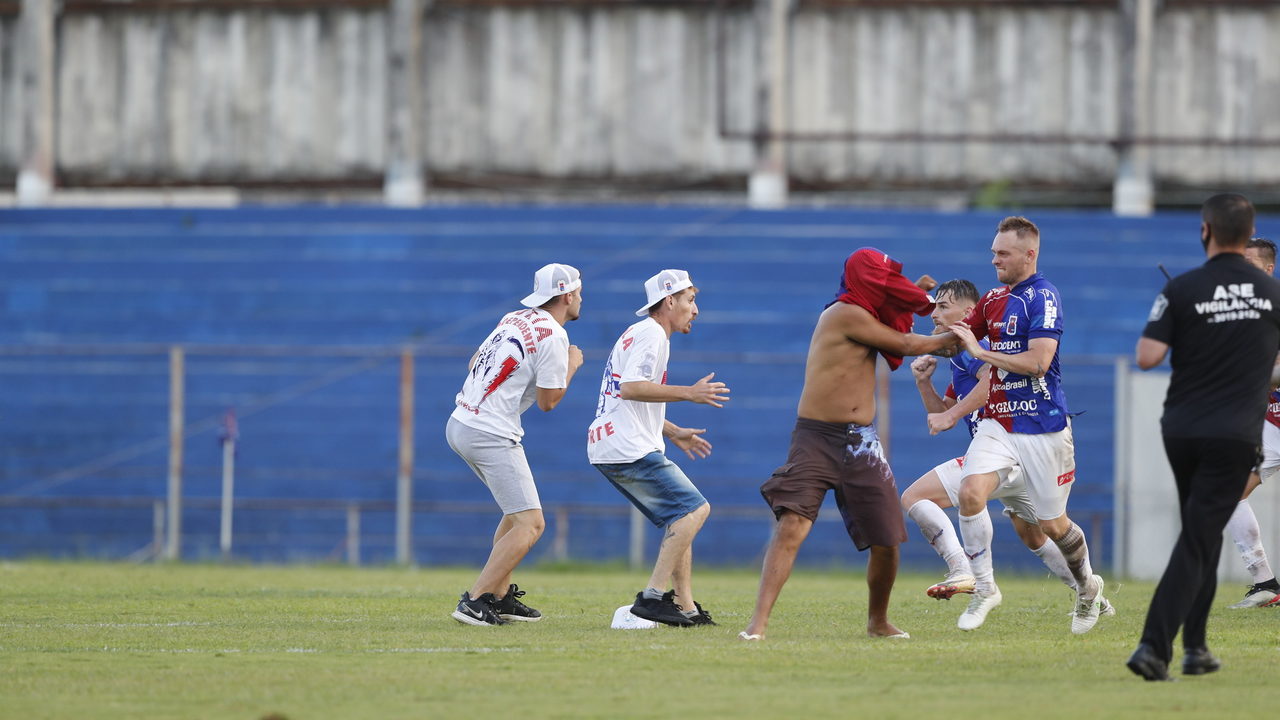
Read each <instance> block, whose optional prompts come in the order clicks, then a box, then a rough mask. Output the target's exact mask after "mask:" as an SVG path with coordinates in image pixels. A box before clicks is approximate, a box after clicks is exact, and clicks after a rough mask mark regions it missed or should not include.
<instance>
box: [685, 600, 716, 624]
mask: <svg viewBox="0 0 1280 720" xmlns="http://www.w3.org/2000/svg"><path fill="white" fill-rule="evenodd" d="M693 606H694V607H695V608H697V609H698V614H697V615H694V616H693V617H691V618H689V619H690V620H692V621H693V624H694V625H715V624H717V623H716V621H715V620H712V619H711V613H709V612H707V611H706V610H703V609H702V603H700V602H698V601H697V600H694V601H693Z"/></svg>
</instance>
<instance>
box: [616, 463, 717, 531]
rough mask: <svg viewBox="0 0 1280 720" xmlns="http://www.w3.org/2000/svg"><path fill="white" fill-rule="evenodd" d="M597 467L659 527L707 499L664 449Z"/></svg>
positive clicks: (694, 508) (696, 507) (695, 508)
mask: <svg viewBox="0 0 1280 720" xmlns="http://www.w3.org/2000/svg"><path fill="white" fill-rule="evenodd" d="M595 468H596V469H597V470H599V471H600V473H601V474H602V475H604V476H605V478H606V479H608V481H609V482H611V483H613V486H614V487H616V488H618V491H619V492H621V493H622V494H623V495H626V496H627V499H628V500H630V501H631V504H632V505H635V506H636V507H637V508H639V509H640V512H642V513H644V516H645V517H647V518H649V522H651V523H653V524H654V525H657V526H658V527H666V526H667V525H669V524H670V523H673V522H675V521H677V520H679V519H680V518H682V517H684V516H685V515H688V514H689V513H691V512H693V511H694V510H697V509H698V508H700V507H702V506H703V505H704V504H706V502H707V499H706V498H704V497H702V493H700V492H698V488H696V487H694V486H693V482H691V481H690V480H689V478H688V477H687V476H686V475H685V474H684V471H683V470H681V469H680V468H679V467H678V466H677V465H676V464H675V463H673V462H671V461H670V460H668V459H667V456H666V455H663V454H662V453H660V452H653V453H649V454H648V455H645V456H644V457H642V458H640V459H639V460H636V461H635V462H629V463H599V464H597V465H595Z"/></svg>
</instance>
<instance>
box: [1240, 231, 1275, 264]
mask: <svg viewBox="0 0 1280 720" xmlns="http://www.w3.org/2000/svg"><path fill="white" fill-rule="evenodd" d="M1245 247H1246V248H1253V249H1255V250H1257V251H1258V254H1259V255H1261V256H1262V257H1263V258H1264V259H1265V260H1266V261H1267V262H1269V263H1271V264H1273V265H1274V264H1275V262H1276V244H1275V243H1273V242H1271V241H1270V240H1268V239H1266V238H1262V237H1256V238H1253V239H1252V240H1250V241H1249V242H1248V243H1246V244H1245Z"/></svg>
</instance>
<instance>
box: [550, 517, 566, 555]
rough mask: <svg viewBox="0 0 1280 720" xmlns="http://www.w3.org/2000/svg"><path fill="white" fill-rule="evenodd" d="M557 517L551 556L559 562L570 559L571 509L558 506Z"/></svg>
mask: <svg viewBox="0 0 1280 720" xmlns="http://www.w3.org/2000/svg"><path fill="white" fill-rule="evenodd" d="M554 516H555V519H556V536H555V539H554V540H552V541H551V557H553V558H555V560H556V561H557V562H565V561H566V560H568V559H569V511H568V510H566V509H565V508H564V507H558V508H556V510H555V513H554Z"/></svg>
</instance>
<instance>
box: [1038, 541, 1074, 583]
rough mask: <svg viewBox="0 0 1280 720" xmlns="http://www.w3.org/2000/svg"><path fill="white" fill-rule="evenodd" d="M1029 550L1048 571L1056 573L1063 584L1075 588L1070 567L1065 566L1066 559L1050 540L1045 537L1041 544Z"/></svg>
mask: <svg viewBox="0 0 1280 720" xmlns="http://www.w3.org/2000/svg"><path fill="white" fill-rule="evenodd" d="M1031 552H1033V553H1035V554H1036V555H1039V556H1040V559H1041V560H1042V561H1044V566H1045V567H1047V568H1049V572H1051V573H1053V574H1054V575H1057V576H1058V579H1059V580H1061V581H1062V584H1063V585H1066V586H1067V587H1069V588H1071V589H1072V590H1075V589H1076V579H1075V578H1073V577H1071V568H1069V567H1067V559H1066V558H1064V557H1062V551H1061V550H1059V549H1058V546H1057V545H1054V544H1053V541H1052V540H1049V539H1046V540H1045V541H1044V544H1043V545H1041V546H1040V547H1039V548H1037V549H1035V550H1032V551H1031Z"/></svg>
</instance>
